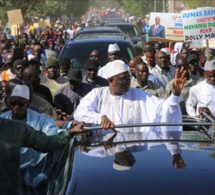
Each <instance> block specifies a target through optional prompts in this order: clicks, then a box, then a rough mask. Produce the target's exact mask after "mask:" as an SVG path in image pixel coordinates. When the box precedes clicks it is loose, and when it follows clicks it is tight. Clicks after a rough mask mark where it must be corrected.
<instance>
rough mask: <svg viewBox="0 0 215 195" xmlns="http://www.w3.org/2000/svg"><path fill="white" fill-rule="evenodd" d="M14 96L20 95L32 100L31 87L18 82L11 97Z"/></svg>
mask: <svg viewBox="0 0 215 195" xmlns="http://www.w3.org/2000/svg"><path fill="white" fill-rule="evenodd" d="M12 96H18V97H22V98H25V99H27V100H30V92H29V88H28V86H26V85H19V84H17V85H16V86H15V87H14V88H13V91H12V94H11V97H12Z"/></svg>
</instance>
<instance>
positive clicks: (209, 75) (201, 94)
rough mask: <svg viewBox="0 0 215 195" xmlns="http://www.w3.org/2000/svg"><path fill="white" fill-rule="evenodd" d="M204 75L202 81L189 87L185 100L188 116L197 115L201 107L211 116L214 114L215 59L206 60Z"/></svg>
mask: <svg viewBox="0 0 215 195" xmlns="http://www.w3.org/2000/svg"><path fill="white" fill-rule="evenodd" d="M204 75H205V78H206V79H205V80H204V81H201V82H199V83H198V84H197V85H195V86H193V87H191V88H190V93H189V97H188V99H187V102H186V109H187V113H188V114H189V115H190V116H199V115H200V114H201V112H202V109H204V110H206V111H207V113H208V114H210V115H211V116H212V117H214V116H215V98H214V97H215V60H212V61H206V63H205V67H204Z"/></svg>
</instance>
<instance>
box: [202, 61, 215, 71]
mask: <svg viewBox="0 0 215 195" xmlns="http://www.w3.org/2000/svg"><path fill="white" fill-rule="evenodd" d="M204 70H215V60H212V61H206V63H205V67H204Z"/></svg>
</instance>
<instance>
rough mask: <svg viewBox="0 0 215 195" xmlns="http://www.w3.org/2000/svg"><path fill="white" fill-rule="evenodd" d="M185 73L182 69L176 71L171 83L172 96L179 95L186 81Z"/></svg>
mask: <svg viewBox="0 0 215 195" xmlns="http://www.w3.org/2000/svg"><path fill="white" fill-rule="evenodd" d="M186 73H187V71H186V70H185V69H184V67H182V68H180V69H179V68H177V69H176V71H175V77H174V82H173V91H172V93H173V94H174V95H177V96H179V95H180V93H181V91H182V89H183V87H184V83H185V82H186V80H187V78H186Z"/></svg>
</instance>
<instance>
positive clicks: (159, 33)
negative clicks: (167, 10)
mask: <svg viewBox="0 0 215 195" xmlns="http://www.w3.org/2000/svg"><path fill="white" fill-rule="evenodd" d="M154 28H155V24H153V25H152V26H150V29H149V37H160V38H165V28H164V26H162V25H160V24H159V26H158V28H157V30H156V32H155V34H154Z"/></svg>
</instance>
